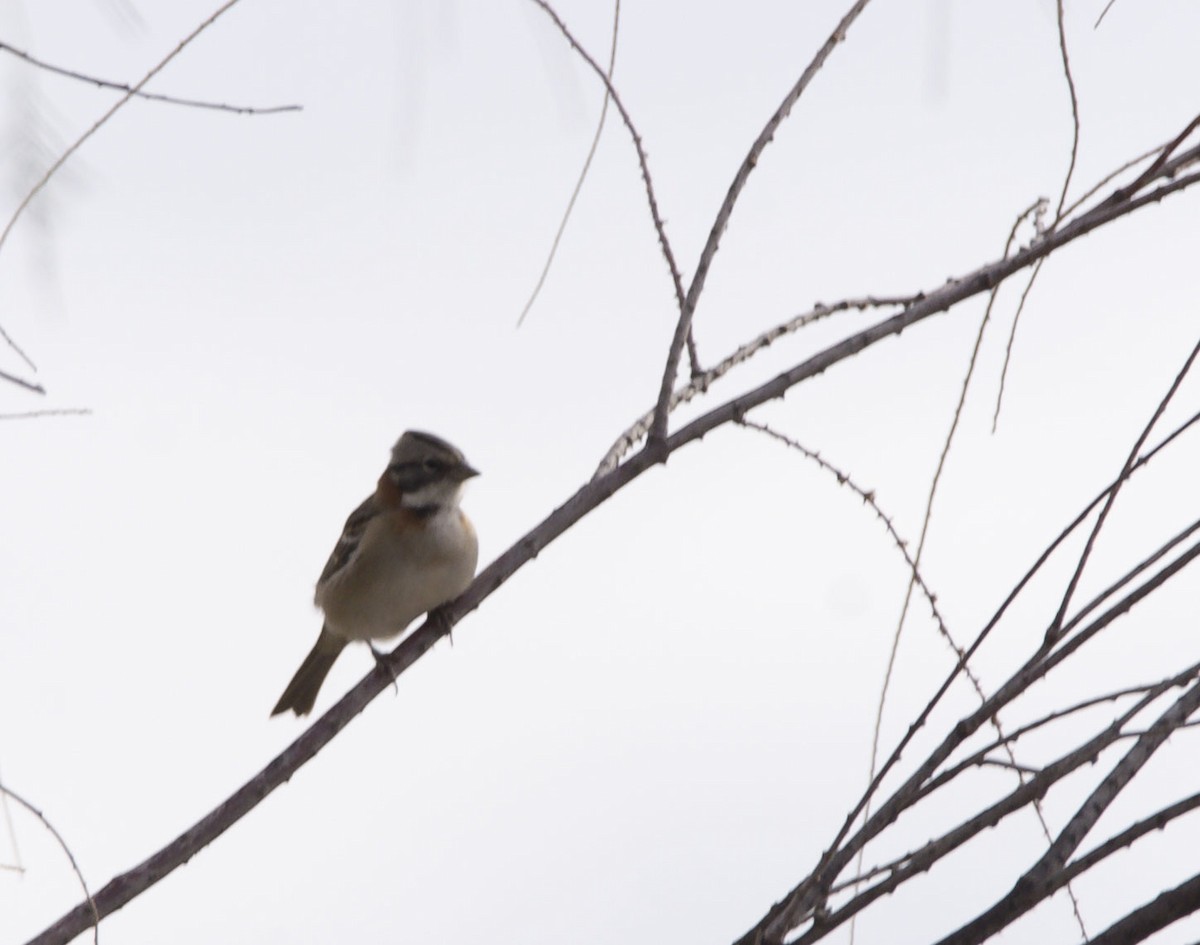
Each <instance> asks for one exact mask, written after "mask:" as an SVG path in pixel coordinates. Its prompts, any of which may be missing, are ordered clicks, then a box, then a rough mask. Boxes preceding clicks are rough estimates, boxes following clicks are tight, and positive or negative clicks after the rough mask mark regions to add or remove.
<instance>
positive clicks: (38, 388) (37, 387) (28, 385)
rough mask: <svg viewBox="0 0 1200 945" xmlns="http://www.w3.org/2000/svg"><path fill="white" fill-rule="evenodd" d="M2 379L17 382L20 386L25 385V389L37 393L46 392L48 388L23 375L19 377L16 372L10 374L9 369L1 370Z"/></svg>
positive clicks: (0, 378) (11, 382)
mask: <svg viewBox="0 0 1200 945" xmlns="http://www.w3.org/2000/svg"><path fill="white" fill-rule="evenodd" d="M0 381H8V383H10V384H16V385H17V386H18V387H23V388H25V390H30V391H33V392H34V393H35V394H44V393H46V388H44V387H43V386H42V385H41V384H36V383H34V382H33V381H27V380H25V379H24V378H22V377H17V376H16V375H15V374H9V373H8V372H7V371H0Z"/></svg>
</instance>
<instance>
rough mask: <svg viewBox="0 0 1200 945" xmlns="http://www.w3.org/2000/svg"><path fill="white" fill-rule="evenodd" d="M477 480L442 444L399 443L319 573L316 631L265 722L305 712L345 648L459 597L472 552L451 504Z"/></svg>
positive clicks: (425, 438)
mask: <svg viewBox="0 0 1200 945" xmlns="http://www.w3.org/2000/svg"><path fill="white" fill-rule="evenodd" d="M477 475H479V473H478V472H476V471H475V470H474V469H472V468H471V467H470V466H469V465H468V464H467V461H466V460H465V459H464V458H463V454H462V453H461V452H459V451H458V450H457V449H455V448H454V447H453V446H451V445H450V444H449V443H447V442H446V441H445V440H442V439H439V438H438V437H436V436H433V435H432V434H429V433H419V432H417V431H415V430H409V431H408V432H407V433H405V434H404V435H403V436H402V437H400V439H399V441H398V442H397V443H396V445H395V446H394V447H392V461H391V462H390V463H388V467H387V469H385V470H384V471H383V475H382V476H380V477H379V482H378V484H377V485H376V486H375V492H374V493H373V494H372V495H371V496H370V497H369V498H367V500H366V501H365V502H363V504H362V505H360V506H359V507H358V508H356V509H355V510H354V511H353V512H351V513H350V517H349V518H348V519H347V520H346V526H345V528H344V529H343V530H342V537H341V538H339V539H338V543H337V546H336V547H335V548H334V549H333V553H332V554H331V555H330V556H329V561H328V563H327V564H326V565H325V570H324V571H322V572H321V577H320V579H319V580H318V581H317V591H316V595H315V598H314V600H315V603H316V605H317V606H318V607H320V608H321V610H323V611H324V612H325V625H324V626H323V627H322V628H321V635H320V636H318V637H317V643H316V646H314V647H313V648H312V651H311V652H310V653H309V654H308V656H307V657H306V658H305V660H304V662H303V663H302V664H301V666H300V668H299V669H298V670H296V675H295V676H293V677H292V681H291V682H290V683H288V686H287V689H285V690H284V692H283V695H282V696H280V698H279V702H278V703H277V704H276V705H275V708H274V709H273V710H272V711H271V714H272V715H278V714H279V713H281V712H286V711H287V710H288V709H291V710H292V711H293V712H295V713H296V715H307V714H308V713H309V712H310V711H312V707H313V703H315V702H316V699H317V692H318V691H319V690H320V688H321V683H323V682H324V681H325V676H326V675H327V674H328V673H329V670H330V668H331V667H332V666H333V663H334V660H336V659H337V658H338V655H339V654H340V653H341V652H342V649H343V648H344V647H345V646H346V644H347V643H349V642H351V641H353V640H362V641H365V642H367V643H368V644H370V642H371V641H372V640H385V639H388V638H390V637H394V636H396V635H397V634H399V633H400V632H402V631H403V630H404V628H405V627H407V626H408V625H409V624H410V623H412V621H413V620H415V619H416V618H417V617H419V616H421V614H423V613H425V612H426V611H428V610H432V609H434V608H435V607H438V606H440V605H441V604H444V603H446V602H447V601H450V600H453V599H454V598H455V597H457V596H458V595H459V594H461V593H462V592H463V591H464V590H466V588H467V585H468V584H470V583H471V579H472V578H473V577H474V576H475V563H476V561H477V559H478V557H479V544H478V542H477V540H476V538H475V529H474V528H473V527H472V526H471V522H470V520H468V519H467V517H466V515H464V514H463V511H462V509H460V508H459V507H458V500H459V495H460V493H461V492H462V484H463V482H465V481H466V480H467V479H470V478H471V477H472V476H477ZM373 649H374V647H372V650H373Z"/></svg>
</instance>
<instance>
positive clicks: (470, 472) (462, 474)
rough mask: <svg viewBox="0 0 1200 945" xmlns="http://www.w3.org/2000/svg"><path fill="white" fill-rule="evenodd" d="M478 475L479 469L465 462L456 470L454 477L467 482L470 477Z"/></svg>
mask: <svg viewBox="0 0 1200 945" xmlns="http://www.w3.org/2000/svg"><path fill="white" fill-rule="evenodd" d="M478 475H479V470H478V469H475V468H474V467H473V466H471V465H470V464H468V463H465V462H464V463H460V464H459V467H458V469H456V470H455V471H454V478H455V479H457V480H458V481H459V482H465V481H466V480H468V479H474V478H475V477H476V476H478Z"/></svg>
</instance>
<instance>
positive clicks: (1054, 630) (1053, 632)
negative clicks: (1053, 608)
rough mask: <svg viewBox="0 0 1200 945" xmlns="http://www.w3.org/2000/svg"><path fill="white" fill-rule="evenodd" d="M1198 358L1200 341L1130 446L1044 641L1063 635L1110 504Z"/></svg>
mask: <svg viewBox="0 0 1200 945" xmlns="http://www.w3.org/2000/svg"><path fill="white" fill-rule="evenodd" d="M1197 355H1200V341H1197V342H1196V344H1195V345H1194V346H1193V347H1192V351H1191V353H1190V354H1189V355H1188V357H1187V360H1186V361H1185V362H1184V364H1183V367H1182V368H1181V369H1180V371H1179V373H1178V374H1177V375H1176V376H1175V380H1174V381H1172V382H1171V387H1170V388H1169V389H1168V390H1167V393H1166V394H1165V395H1164V396H1163V398H1162V399H1161V400H1160V401H1159V402H1158V406H1157V407H1156V408H1155V410H1154V414H1153V415H1152V416H1151V417H1150V421H1149V422H1148V423H1147V424H1146V426H1145V427H1144V428H1143V429H1142V432H1141V435H1140V436H1139V437H1138V438H1137V442H1135V443H1134V444H1133V448H1132V449H1131V450H1130V451H1129V455H1128V457H1127V458H1126V460H1125V465H1124V466H1123V467H1122V469H1121V474H1120V475H1119V476H1118V477H1117V479H1116V482H1115V484H1114V485H1113V487H1112V490H1111V491H1110V492H1109V493H1108V498H1107V499H1105V501H1104V505H1103V506H1102V507H1101V508H1100V514H1099V515H1098V516H1096V523H1095V524H1094V525H1093V526H1092V531H1091V534H1090V535H1088V538H1087V542H1086V543H1085V544H1084V546H1083V552H1082V553H1081V554H1080V556H1079V562H1078V563H1077V564H1076V565H1075V573H1074V574H1072V575H1071V580H1070V581H1069V582H1068V583H1067V590H1066V592H1065V593H1064V594H1063V598H1062V602H1061V603H1060V604H1059V607H1058V613H1057V614H1055V616H1054V620H1053V621H1052V622H1051V624H1050V626H1049V628H1048V629H1047V630H1046V640H1047V641H1052V640H1054V639H1056V638H1057V637H1059V636H1061V634H1062V622H1063V619H1064V618H1065V617H1066V613H1067V608H1068V607H1069V606H1070V605H1071V598H1072V597H1073V596H1074V594H1075V589H1076V587H1078V586H1079V580H1080V578H1081V577H1082V576H1083V569H1084V568H1085V567H1086V566H1087V562H1088V558H1089V557H1090V556H1091V553H1092V548H1093V547H1094V546H1095V544H1096V539H1097V538H1098V537H1099V535H1100V530H1101V529H1102V528H1104V523H1105V521H1106V520H1107V518H1108V513H1109V512H1110V511H1112V507H1113V504H1114V503H1115V502H1116V501H1117V496H1118V495H1119V494H1120V491H1121V487H1122V486H1123V485H1124V484H1125V481H1126V480H1127V479H1128V478H1129V474H1130V472H1132V470H1133V464H1134V463H1135V462H1137V457H1138V453H1139V452H1140V451H1141V448H1142V446H1143V444H1144V443H1145V442H1146V440H1147V438H1149V436H1150V432H1151V431H1152V430H1153V429H1154V425H1155V424H1156V423H1158V419H1159V417H1161V416H1162V415H1163V412H1164V411H1165V410H1166V409H1167V405H1168V404H1170V402H1171V400H1172V398H1173V397H1174V396H1175V392H1176V391H1178V390H1179V385H1180V384H1182V383H1183V379H1184V378H1185V377H1187V374H1188V372H1189V371H1190V370H1191V369H1192V364H1193V363H1194V362H1195V360H1196V356H1197Z"/></svg>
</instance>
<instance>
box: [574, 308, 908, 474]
mask: <svg viewBox="0 0 1200 945" xmlns="http://www.w3.org/2000/svg"><path fill="white" fill-rule="evenodd" d="M924 297H925V295H924V293H918V294H916V295H906V296H896V297H890V298H889V297H884V296H874V295H868V296H865V297H863V298H856V299H842V300H841V301H840V302H834V303H833V304H832V305H825V304H822V303H820V302H818V303H817V304H816V305H814V306H813V307H812V308H811V309H809V310H808V311H807V312H802V313H801V314H799V315H794V316H792V317H791V318H789V319H788V320H787V321H786V322H782V323H780V324H778V325H776V326H774V327H773V328H769V329H767V330H766V331H764V332H763V333H762V334H761V335H759V336H758V337H756V338H754V339H752V340H751V341H748V342H746V344H744V345H742V346H741V347H739V348H738V349H737V350H736V351H734V352H733V354H731V355H729V356H728V357H727V358H725V359H724V360H722V361H721V362H720V363H719V364H717V365H715V366H714V367H711V368H708V369H707V370H705V371H701V372H700V374H699V375H698V376H697V377H693V378H692V379H691V380H689V381H688V382H687V383H686V384H683V385H681V386H680V387H679V388H678V389H677V390H676V391H675V392H674V393H673V394H672V395H671V403H670V406H669V409H670V410H672V411H673V410H675V408H676V407H679V406H680V405H681V404H686V403H688V402H690V401H691V400H692V399H693V398H694V397H696V395H698V394H704V393H707V392H708V388H709V387H710V386H711V385H712V383H713V382H714V381H717V380H719V379H720V378H722V377H723V376H724V375H726V374H727V373H729V371H731V370H733V368H735V367H737V366H738V365H740V364H744V363H745V362H746V361H749V360H750V359H751V358H752V357H754V355H756V354H758V352H760V351H762V350H763V349H764V348H769V347H770V346H771V345H772V344H773V343H774V342H775V341H778V340H779V339H780V338H782V337H783V336H785V335H790V334H793V333H794V332H797V331H799V330H800V329H801V328H804V327H806V326H808V325H811V324H813V323H814V322H819V321H821V320H822V319H825V318H828V317H829V316H830V315H833V314H834V313H836V312H845V311H848V310H850V309H856V310H858V311H860V312H861V311H865V310H866V309H871V308H891V307H893V306H896V307H903V306H905V305H911V304H912V303H913V302H917V301H919V300H921V299H923V298H924ZM653 422H654V408H653V407H651V408H650V409H649V410H647V411H646V412H645V413H644V414H642V415H641V416H640V417H638V419H637V421H636V422H635V423H633V424H632V425H631V426H629V427H628V428H627V429H626V430H624V431H623V432H622V433H621V435H620V436H619V437H617V439H616V440H615V441H614V442H613V444H612V446H610V447H609V448H608V452H607V453H605V454H604V458H603V459H602V460H600V464H599V465H598V466H597V467H596V471H595V473H593V474H592V478H593V479H599V478H600V477H601V476H605V475H607V474H608V473H610V472H612V471H613V470H614V469H616V468H617V465H618V464H619V463H620V462H621V460H622V459H623V458H624V456H625V454H626V453H628V452H629V451H630V450H631V449H633V447H634V446H635V445H636V444H637V442H638V441H639V440H640V439H642V437H644V436H645V435H646V434H647V433H649V432H650V424H651V423H653Z"/></svg>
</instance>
